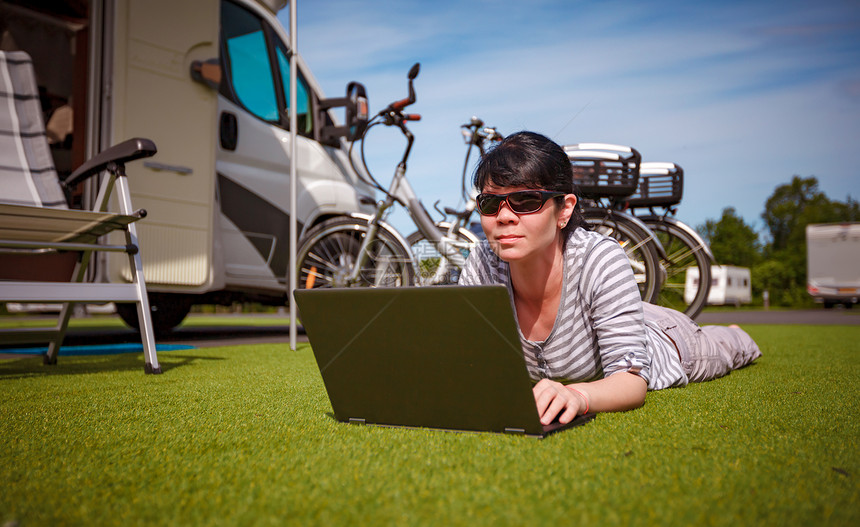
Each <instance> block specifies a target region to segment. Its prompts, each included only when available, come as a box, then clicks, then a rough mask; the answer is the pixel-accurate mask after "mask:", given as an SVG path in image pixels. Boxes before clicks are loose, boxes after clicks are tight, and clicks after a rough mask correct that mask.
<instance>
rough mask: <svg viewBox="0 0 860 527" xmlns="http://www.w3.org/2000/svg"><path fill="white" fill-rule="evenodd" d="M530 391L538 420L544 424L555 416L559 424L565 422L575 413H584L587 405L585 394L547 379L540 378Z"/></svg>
mask: <svg viewBox="0 0 860 527" xmlns="http://www.w3.org/2000/svg"><path fill="white" fill-rule="evenodd" d="M532 391H533V392H534V396H535V404H537V410H538V415H539V416H540V422H541V423H542V424H545V425H548V424H550V423H551V422H552V420H553V419H555V417H556V416H559V417H558V421H559V422H560V423H561V424H567V423H569V422H571V421H572V420H573V418H574V417H576V416H577V415H579V414H581V413H585V409H586V408H587V407H588V401H587V400H586V399H585V398H586V397H587V395H585V394H583V393H577V392H575V391H573V390H570V389H568V388H567V387H566V386H565V385H563V384H561V383H559V382H555V381H551V380H549V379H541V380H540V382H538V383H537V384H536V385H535V387H534V388H533V389H532ZM580 392H582V391H581V390H580Z"/></svg>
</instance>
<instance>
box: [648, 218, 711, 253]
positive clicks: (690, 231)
mask: <svg viewBox="0 0 860 527" xmlns="http://www.w3.org/2000/svg"><path fill="white" fill-rule="evenodd" d="M640 219H641V220H642V221H643V222H645V223H646V224H647V223H648V222H649V221H650V222H653V223H660V222H665V223H670V224H672V226H674V227H677V228H678V229H679V230H682V231H684V232H685V233H686V234H687V235H689V236H690V237H691V238H693V239H694V240H696V243H698V244H700V245H701V246H702V248H703V249H704V250H705V254H706V255H707V256H708V258H709V259H710V260H711V263H714V253H712V252H711V247H710V246H709V245H708V244H707V243H705V240H704V239H703V238H702V237H701V236H699V233H698V232H696V231H695V230H694V229H693V228H692V227H690V226H689V225H687V224H686V223H684V222H682V221H680V220H677V219H675V218H672V217H665V218H664V217H663V216H656V215H651V214H649V215H647V216H641V217H640Z"/></svg>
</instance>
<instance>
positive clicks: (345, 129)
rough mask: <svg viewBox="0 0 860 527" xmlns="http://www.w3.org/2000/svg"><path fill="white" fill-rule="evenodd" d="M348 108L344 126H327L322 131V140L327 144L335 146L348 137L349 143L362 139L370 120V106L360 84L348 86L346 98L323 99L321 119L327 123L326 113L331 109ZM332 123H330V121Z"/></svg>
mask: <svg viewBox="0 0 860 527" xmlns="http://www.w3.org/2000/svg"><path fill="white" fill-rule="evenodd" d="M341 106H343V107H345V108H346V123H345V124H344V125H343V126H334V125H331V124H329V125H326V126H323V127H322V130H321V131H320V135H321V138H320V140H321V141H322V142H324V143H327V144H334V143H336V142H337V139H338V138H340V137H346V139H347V140H348V141H355V140H356V139H359V138H361V136H362V134H364V131H365V130H366V129H367V122H368V119H369V105H368V103H367V90H366V89H365V88H364V85H363V84H361V83H358V82H350V83H349V84H347V86H346V97H336V98H332V99H323V100H321V101H320V102H319V111H320V119H319V122H321V123H325V122H327V121H328V120H327V119H326V118H325V112H326V110H328V109H329V108H339V107H341ZM329 122H330V121H329Z"/></svg>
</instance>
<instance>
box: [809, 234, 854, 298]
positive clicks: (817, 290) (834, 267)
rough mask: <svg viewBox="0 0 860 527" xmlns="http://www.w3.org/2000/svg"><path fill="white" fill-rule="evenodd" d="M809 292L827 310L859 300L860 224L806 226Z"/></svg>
mask: <svg viewBox="0 0 860 527" xmlns="http://www.w3.org/2000/svg"><path fill="white" fill-rule="evenodd" d="M806 290H807V291H808V292H809V294H810V295H812V297H813V298H814V299H815V301H816V302H823V303H824V307H833V306H835V305H836V304H844V305H845V306H846V307H851V306H852V305H854V304H856V303H857V301H858V299H860V223H822V224H817V225H807V226H806Z"/></svg>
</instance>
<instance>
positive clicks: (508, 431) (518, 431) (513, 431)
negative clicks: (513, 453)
mask: <svg viewBox="0 0 860 527" xmlns="http://www.w3.org/2000/svg"><path fill="white" fill-rule="evenodd" d="M505 433H506V434H517V435H525V433H526V430H525V429H524V428H507V427H506V428H505Z"/></svg>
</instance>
